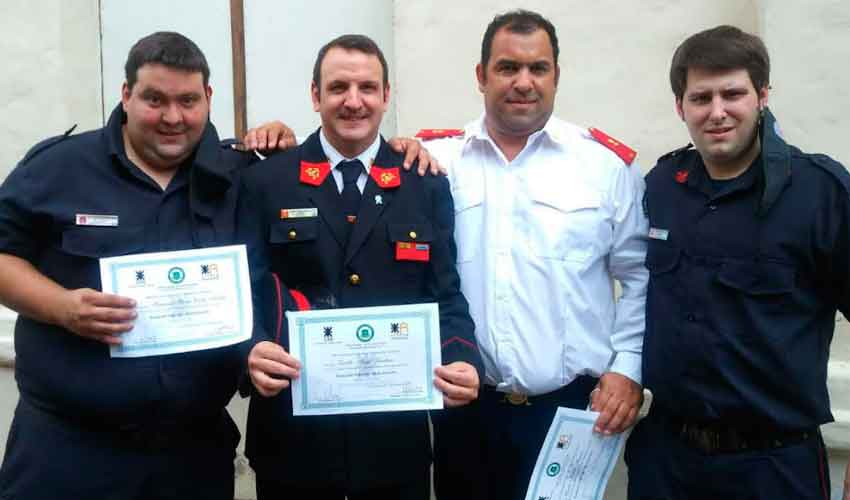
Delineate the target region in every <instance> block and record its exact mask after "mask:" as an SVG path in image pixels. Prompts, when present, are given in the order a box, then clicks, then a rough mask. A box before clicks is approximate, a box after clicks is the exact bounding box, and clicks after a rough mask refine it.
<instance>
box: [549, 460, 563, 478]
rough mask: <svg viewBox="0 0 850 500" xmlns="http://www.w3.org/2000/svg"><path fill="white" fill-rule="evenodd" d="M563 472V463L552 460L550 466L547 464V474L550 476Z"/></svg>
mask: <svg viewBox="0 0 850 500" xmlns="http://www.w3.org/2000/svg"><path fill="white" fill-rule="evenodd" d="M560 473H561V464H559V463H558V462H552V463H551V464H549V465H548V466H546V475H547V476H549V477H555V476H557V475H558V474H560Z"/></svg>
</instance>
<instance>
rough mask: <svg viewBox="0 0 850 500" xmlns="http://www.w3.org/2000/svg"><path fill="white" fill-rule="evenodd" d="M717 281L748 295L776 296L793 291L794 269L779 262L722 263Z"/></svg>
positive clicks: (745, 261)
mask: <svg viewBox="0 0 850 500" xmlns="http://www.w3.org/2000/svg"><path fill="white" fill-rule="evenodd" d="M717 281H718V282H719V283H721V284H723V285H725V286H728V287H730V288H734V289H736V290H739V291H741V292H743V293H746V294H748V295H777V294H782V293H788V292H790V291H791V290H793V289H794V268H793V267H791V266H789V265H787V264H783V263H780V262H762V261H751V260H736V261H727V262H724V263H723V265H722V266H721V267H720V270H719V271H718V272H717Z"/></svg>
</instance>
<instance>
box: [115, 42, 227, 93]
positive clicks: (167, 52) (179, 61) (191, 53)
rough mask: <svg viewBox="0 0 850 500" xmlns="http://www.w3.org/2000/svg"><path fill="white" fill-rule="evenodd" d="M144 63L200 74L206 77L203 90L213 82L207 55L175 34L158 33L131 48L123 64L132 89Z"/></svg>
mask: <svg viewBox="0 0 850 500" xmlns="http://www.w3.org/2000/svg"><path fill="white" fill-rule="evenodd" d="M145 64H162V65H163V66H167V67H169V68H175V69H180V70H183V71H188V72H190V73H198V72H200V73H201V74H202V75H203V76H204V87H206V86H207V85H208V84H209V81H210V67H209V65H208V64H207V59H206V57H204V53H203V52H201V49H199V48H198V46H197V45H195V42H193V41H192V40H189V39H188V38H186V37H185V36H183V35H181V34H180V33H175V32H173V31H157V32H156V33H153V34H151V35H148V36H146V37H144V38H142V39H141V40H139V41H138V42H136V43H135V45H133V47H132V48H131V49H130V53H129V54H127V62H126V63H125V64H124V76H125V78H126V79H127V86H128V87H129V88H130V90H133V85H135V84H136V80H137V78H138V71H139V68H141V67H142V66H144V65H145Z"/></svg>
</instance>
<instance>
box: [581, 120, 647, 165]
mask: <svg viewBox="0 0 850 500" xmlns="http://www.w3.org/2000/svg"><path fill="white" fill-rule="evenodd" d="M588 131H589V132H590V135H591V136H593V138H594V139H596V141H597V142H598V143H599V144H602V145H603V146H605V147H606V148H608V149H610V150H611V151H613V152H614V154H616V155H617V156H619V157H620V159H621V160H623V162H624V163H625V164H626V165H631V164H632V162H633V161H635V156H637V152H636V151H635V150H634V149H632V148H630V147H628V146H626V145H625V144H623V143H622V142H620V141H618V140H617V139H614V138H613V137H611V136H610V135H608V134H606V133H605V132H603V131H601V130H599V129H598V128H594V127H590V128H589V129H588Z"/></svg>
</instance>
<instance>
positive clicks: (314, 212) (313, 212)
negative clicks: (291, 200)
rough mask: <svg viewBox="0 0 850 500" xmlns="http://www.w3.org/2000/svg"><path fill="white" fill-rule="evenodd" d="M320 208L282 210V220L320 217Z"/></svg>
mask: <svg viewBox="0 0 850 500" xmlns="http://www.w3.org/2000/svg"><path fill="white" fill-rule="evenodd" d="M318 215H319V209H318V208H281V209H280V218H281V219H304V218H307V217H318Z"/></svg>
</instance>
